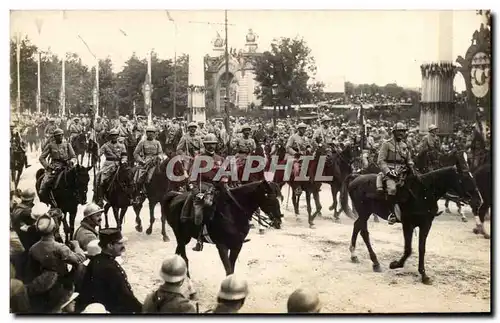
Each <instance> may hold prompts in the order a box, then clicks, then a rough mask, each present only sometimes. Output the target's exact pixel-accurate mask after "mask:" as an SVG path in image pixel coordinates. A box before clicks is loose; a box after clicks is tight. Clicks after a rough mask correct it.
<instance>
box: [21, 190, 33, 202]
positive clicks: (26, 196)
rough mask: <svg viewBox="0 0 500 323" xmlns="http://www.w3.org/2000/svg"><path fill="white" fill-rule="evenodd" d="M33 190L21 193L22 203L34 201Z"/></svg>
mask: <svg viewBox="0 0 500 323" xmlns="http://www.w3.org/2000/svg"><path fill="white" fill-rule="evenodd" d="M35 195H36V193H35V190H34V189H32V188H27V189H25V190H24V191H22V192H21V201H23V202H31V201H33V200H34V199H35Z"/></svg>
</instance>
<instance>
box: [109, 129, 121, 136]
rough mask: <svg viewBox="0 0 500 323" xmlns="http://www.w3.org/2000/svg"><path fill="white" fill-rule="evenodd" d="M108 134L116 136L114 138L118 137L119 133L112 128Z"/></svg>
mask: <svg viewBox="0 0 500 323" xmlns="http://www.w3.org/2000/svg"><path fill="white" fill-rule="evenodd" d="M109 134H110V135H116V136H117V135H119V134H120V133H119V132H118V129H116V128H113V129H111V130H110V131H109Z"/></svg>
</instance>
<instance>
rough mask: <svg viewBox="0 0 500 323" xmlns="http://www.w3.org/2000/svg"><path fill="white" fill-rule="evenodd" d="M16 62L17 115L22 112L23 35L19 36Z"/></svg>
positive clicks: (19, 34)
mask: <svg viewBox="0 0 500 323" xmlns="http://www.w3.org/2000/svg"><path fill="white" fill-rule="evenodd" d="M16 38H17V41H16V60H17V103H16V105H17V107H16V108H17V113H20V112H21V68H20V65H21V33H18V34H17V37H16Z"/></svg>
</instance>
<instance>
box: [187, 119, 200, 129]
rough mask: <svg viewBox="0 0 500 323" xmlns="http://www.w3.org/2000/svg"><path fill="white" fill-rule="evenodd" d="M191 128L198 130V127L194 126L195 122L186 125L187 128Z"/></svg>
mask: <svg viewBox="0 0 500 323" xmlns="http://www.w3.org/2000/svg"><path fill="white" fill-rule="evenodd" d="M191 127H194V128H198V125H197V124H196V122H194V121H191V122H190V123H189V124H188V128H191Z"/></svg>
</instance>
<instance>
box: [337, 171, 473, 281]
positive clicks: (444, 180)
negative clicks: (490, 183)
mask: <svg viewBox="0 0 500 323" xmlns="http://www.w3.org/2000/svg"><path fill="white" fill-rule="evenodd" d="M407 169H408V170H407V171H403V173H404V174H406V179H405V180H404V181H405V182H404V184H403V186H402V187H399V188H398V193H397V196H398V204H399V206H400V208H401V214H402V215H401V222H402V226H403V235H404V240H405V247H404V254H403V256H402V257H401V259H399V260H396V261H393V262H391V263H390V266H389V267H390V268H391V269H396V268H402V267H403V266H404V263H405V261H406V259H407V258H408V257H409V256H410V254H411V245H412V236H413V231H414V229H415V228H416V227H419V245H418V250H419V264H418V271H419V273H420V274H421V276H422V283H424V284H432V281H431V279H430V278H429V276H428V275H427V274H426V271H425V264H424V256H425V247H426V240H427V236H428V234H429V231H430V229H431V226H432V221H433V220H434V217H435V216H437V215H439V214H440V212H438V207H437V201H438V200H439V199H440V198H441V197H442V196H444V194H445V193H446V192H448V191H450V190H454V191H455V192H457V193H459V194H460V196H469V197H471V198H476V200H478V199H479V196H477V187H476V185H475V183H474V180H473V179H472V177H470V173H468V172H462V171H459V170H458V168H457V166H450V167H446V168H440V169H438V170H435V171H431V172H429V173H426V174H423V175H418V174H416V173H415V172H414V171H412V168H410V167H408V168H407ZM376 176H377V175H375V174H367V175H350V177H348V178H347V179H346V180H348V181H350V180H351V179H352V178H354V180H352V182H350V183H349V184H348V186H347V187H346V186H344V187H343V190H342V192H341V206H342V210H343V211H344V212H346V214H347V215H348V216H349V217H352V218H355V216H354V214H353V213H352V211H351V210H350V209H349V207H348V205H347V198H348V195H349V196H350V198H351V202H352V205H353V207H354V209H355V211H356V213H357V214H358V218H357V219H356V221H355V222H354V227H353V232H352V238H351V245H350V247H349V250H350V252H351V261H352V262H354V263H358V262H359V260H358V257H357V256H356V254H355V250H356V239H357V236H358V233H359V232H360V231H361V237H362V238H363V240H364V242H365V244H366V247H367V249H368V253H369V254H370V259H371V260H372V263H373V270H374V271H375V272H380V271H381V268H380V263H379V261H378V259H377V256H376V254H375V252H374V251H373V249H372V246H371V242H370V237H369V232H368V226H367V222H368V218H369V217H370V215H371V214H372V213H375V214H377V215H378V216H379V217H382V218H383V219H387V218H388V216H389V214H390V212H391V211H390V209H391V208H390V205H389V203H388V202H387V201H386V199H385V198H384V197H382V196H380V195H379V194H378V193H376V185H375V182H376Z"/></svg>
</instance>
